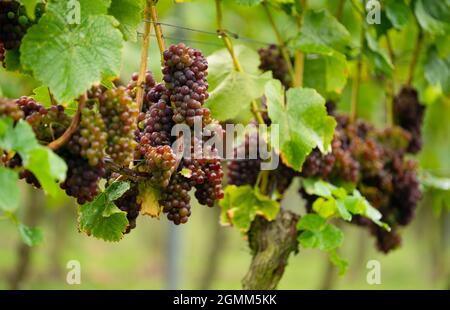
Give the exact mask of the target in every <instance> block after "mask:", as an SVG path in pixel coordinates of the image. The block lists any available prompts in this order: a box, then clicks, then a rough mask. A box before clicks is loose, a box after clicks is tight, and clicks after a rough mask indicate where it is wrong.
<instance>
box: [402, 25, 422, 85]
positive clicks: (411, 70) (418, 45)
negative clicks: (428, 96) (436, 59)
mask: <svg viewBox="0 0 450 310" xmlns="http://www.w3.org/2000/svg"><path fill="white" fill-rule="evenodd" d="M422 42H423V32H422V30H421V29H420V27H419V33H418V34H417V40H416V45H415V46H414V51H413V55H412V59H411V63H410V64H409V74H408V80H407V81H406V85H407V86H411V84H412V80H413V78H414V71H415V69H416V65H417V60H418V59H419V54H420V49H421V47H422Z"/></svg>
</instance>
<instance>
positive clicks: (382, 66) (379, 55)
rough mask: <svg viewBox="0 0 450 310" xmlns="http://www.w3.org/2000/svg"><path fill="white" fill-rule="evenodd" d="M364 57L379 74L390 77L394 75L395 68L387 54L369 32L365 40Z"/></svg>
mask: <svg viewBox="0 0 450 310" xmlns="http://www.w3.org/2000/svg"><path fill="white" fill-rule="evenodd" d="M364 55H366V57H367V59H368V60H369V62H370V63H372V65H373V66H374V67H375V69H376V70H377V71H379V72H382V73H384V74H386V75H388V76H391V75H392V70H393V69H394V66H393V64H392V62H391V60H390V59H389V56H388V55H387V53H386V52H385V51H384V50H383V49H382V48H381V47H380V46H379V45H378V42H377V41H376V40H375V39H374V38H373V37H372V36H371V35H370V34H369V33H368V32H367V33H366V40H365V48H364Z"/></svg>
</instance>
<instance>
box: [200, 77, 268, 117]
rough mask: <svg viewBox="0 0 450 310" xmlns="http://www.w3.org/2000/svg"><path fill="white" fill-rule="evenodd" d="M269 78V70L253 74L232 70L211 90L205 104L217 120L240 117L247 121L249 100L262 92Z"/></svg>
mask: <svg viewBox="0 0 450 310" xmlns="http://www.w3.org/2000/svg"><path fill="white" fill-rule="evenodd" d="M270 80H273V79H272V74H271V73H270V72H266V73H263V74H261V75H253V74H249V73H244V72H238V71H234V70H232V71H230V72H229V74H228V75H227V76H225V77H224V79H223V80H222V82H221V83H219V84H218V85H217V87H216V88H215V89H213V90H212V91H211V93H210V97H209V99H208V101H207V102H206V105H205V106H206V107H208V108H209V109H210V110H211V114H212V116H213V117H214V118H215V119H217V120H219V121H225V120H236V119H240V120H242V121H243V122H248V121H249V120H250V118H251V114H250V102H251V101H252V100H255V99H257V98H260V97H261V96H262V95H263V94H264V86H265V84H266V83H267V82H268V81H270ZM243 115H245V116H246V117H245V118H244V117H243Z"/></svg>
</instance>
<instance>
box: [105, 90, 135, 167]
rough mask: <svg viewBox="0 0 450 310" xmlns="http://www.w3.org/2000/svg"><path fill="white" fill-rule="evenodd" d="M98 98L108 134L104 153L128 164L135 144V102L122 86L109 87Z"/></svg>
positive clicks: (123, 163) (131, 158)
mask: <svg viewBox="0 0 450 310" xmlns="http://www.w3.org/2000/svg"><path fill="white" fill-rule="evenodd" d="M98 99H99V102H100V108H99V110H100V113H101V115H102V118H103V121H104V123H105V125H106V130H107V134H108V139H107V140H108V141H107V148H106V153H107V154H108V155H109V156H111V158H112V159H113V160H114V162H116V163H118V164H121V165H128V164H129V163H130V162H131V161H132V160H133V155H134V149H135V147H136V145H137V143H136V141H135V132H136V129H137V119H138V115H139V112H138V110H137V107H136V104H135V103H134V102H133V101H132V100H131V98H130V97H129V96H128V94H127V92H126V89H125V88H123V87H118V88H115V89H109V90H107V91H105V92H103V93H102V94H101V95H100V96H99V97H98Z"/></svg>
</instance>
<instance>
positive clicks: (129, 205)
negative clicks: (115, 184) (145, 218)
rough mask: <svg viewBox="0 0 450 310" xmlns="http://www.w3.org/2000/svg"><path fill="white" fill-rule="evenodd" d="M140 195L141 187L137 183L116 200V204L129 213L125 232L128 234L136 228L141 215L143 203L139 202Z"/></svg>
mask: <svg viewBox="0 0 450 310" xmlns="http://www.w3.org/2000/svg"><path fill="white" fill-rule="evenodd" d="M138 195H139V189H138V186H137V184H135V183H134V184H131V187H130V189H129V190H128V191H126V192H125V193H124V194H123V195H122V197H120V198H119V199H117V200H116V201H114V203H115V204H116V206H117V207H118V208H119V209H120V210H122V211H124V212H126V213H127V220H128V226H127V228H126V231H125V233H126V234H128V233H130V231H131V230H132V229H134V228H136V219H137V218H138V216H139V212H140V210H141V204H140V203H138V200H137V196H138Z"/></svg>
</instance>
